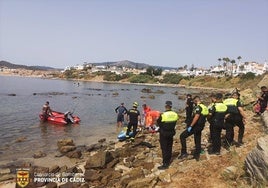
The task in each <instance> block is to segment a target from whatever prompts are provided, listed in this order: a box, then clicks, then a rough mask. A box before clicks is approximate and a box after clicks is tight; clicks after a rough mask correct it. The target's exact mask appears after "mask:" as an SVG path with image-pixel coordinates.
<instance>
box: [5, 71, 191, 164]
mask: <svg viewBox="0 0 268 188" xmlns="http://www.w3.org/2000/svg"><path fill="white" fill-rule="evenodd" d="M188 92H191V91H189V89H186V88H182V87H177V86H160V85H159V86H158V85H142V84H122V83H103V82H89V81H73V80H72V81H70V80H57V79H42V78H32V77H18V76H0V116H1V117H0V128H1V131H0V162H1V161H3V160H15V159H18V158H27V157H32V155H33V154H34V153H36V152H37V151H42V152H45V153H50V152H56V151H57V141H58V140H60V139H63V138H72V139H73V140H74V142H75V144H76V145H91V144H94V143H97V142H98V140H99V139H102V138H106V140H108V141H117V135H118V129H117V126H116V113H115V108H116V107H117V106H118V105H120V103H122V102H124V103H125V106H126V108H127V109H130V108H131V106H132V103H133V102H135V101H136V102H138V103H139V108H138V109H139V110H140V111H142V109H141V108H142V104H144V103H146V104H147V105H149V106H150V107H151V108H152V109H154V110H159V111H164V110H165V109H164V106H165V101H167V100H170V101H172V102H173V109H175V110H179V109H183V108H184V105H185V101H184V99H181V97H179V96H183V95H185V94H186V93H188ZM46 101H49V102H50V107H51V108H52V110H55V111H60V112H66V111H70V112H73V113H74V114H75V115H77V116H79V117H80V119H81V122H80V124H78V125H67V126H61V125H53V124H49V123H44V122H40V120H39V116H38V115H39V113H40V111H41V109H42V106H43V104H44V103H45V102H46Z"/></svg>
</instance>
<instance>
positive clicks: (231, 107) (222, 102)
mask: <svg viewBox="0 0 268 188" xmlns="http://www.w3.org/2000/svg"><path fill="white" fill-rule="evenodd" d="M261 91H262V93H261V94H260V95H258V104H260V106H261V107H260V109H261V110H260V111H259V112H258V114H259V113H263V112H264V111H265V110H268V109H267V97H268V90H267V88H266V87H265V86H263V87H261ZM210 100H211V104H210V105H208V106H206V105H204V104H203V103H202V99H201V98H200V97H199V96H195V97H192V95H191V94H187V96H186V107H185V110H186V119H185V123H186V129H185V130H184V131H183V132H182V133H181V134H180V143H181V153H180V155H179V157H178V159H179V160H184V159H188V158H189V157H188V156H189V154H188V153H187V144H186V140H187V138H188V137H189V136H191V135H193V136H194V144H195V151H194V153H193V157H192V158H193V159H195V160H197V161H199V159H200V154H201V152H202V148H201V138H202V130H203V129H204V127H205V123H206V122H208V123H209V130H210V135H209V142H210V143H211V147H210V148H209V150H208V153H209V154H213V155H220V152H221V147H222V144H224V146H225V147H226V148H227V149H229V147H230V146H232V145H236V146H238V147H240V146H242V145H243V144H244V143H243V137H244V132H245V124H246V114H245V112H244V110H243V104H242V102H241V100H240V93H239V92H238V90H236V91H234V92H233V93H230V94H225V95H223V94H222V93H212V94H211V95H210ZM137 107H138V104H137V103H136V102H134V103H133V108H132V109H130V110H127V109H126V108H125V107H124V104H123V103H122V104H121V105H120V106H119V107H117V108H116V109H115V111H116V112H117V113H118V118H117V121H119V123H118V125H122V124H121V123H122V122H121V123H120V121H122V118H123V117H124V114H127V119H128V120H129V123H128V129H127V133H126V135H127V137H128V134H129V132H130V130H131V129H132V130H133V131H134V134H133V136H132V138H133V139H134V137H135V135H136V131H135V130H136V129H137V126H138V123H140V124H141V114H140V112H139V110H137ZM165 109H166V110H165V111H164V112H163V113H161V114H160V116H159V118H158V119H157V121H156V123H157V126H159V135H160V139H159V141H160V147H161V150H162V165H161V166H159V167H158V169H160V170H164V169H167V168H168V167H169V165H170V163H171V156H172V147H173V137H174V135H175V134H176V129H175V127H176V124H177V120H178V114H177V113H176V112H175V111H173V110H172V101H166V103H165ZM150 110H151V109H150V107H149V106H147V105H146V104H144V105H143V113H142V115H143V117H146V113H148V111H150ZM235 126H238V128H239V130H238V138H237V141H234V127H235ZM223 130H225V131H226V132H225V139H224V142H223V143H222V140H221V133H222V131H223Z"/></svg>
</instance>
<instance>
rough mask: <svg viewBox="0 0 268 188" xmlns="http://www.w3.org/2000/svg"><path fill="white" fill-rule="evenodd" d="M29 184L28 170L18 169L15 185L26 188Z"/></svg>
mask: <svg viewBox="0 0 268 188" xmlns="http://www.w3.org/2000/svg"><path fill="white" fill-rule="evenodd" d="M29 182H30V173H29V170H28V169H18V170H17V174H16V183H17V184H18V186H20V187H22V188H23V187H26V186H27V185H28V184H29Z"/></svg>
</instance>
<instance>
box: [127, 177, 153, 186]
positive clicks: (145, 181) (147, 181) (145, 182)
mask: <svg viewBox="0 0 268 188" xmlns="http://www.w3.org/2000/svg"><path fill="white" fill-rule="evenodd" d="M156 183H157V179H156V178H155V177H146V178H142V179H137V180H133V181H130V182H129V184H128V185H127V188H144V187H154V186H155V185H156Z"/></svg>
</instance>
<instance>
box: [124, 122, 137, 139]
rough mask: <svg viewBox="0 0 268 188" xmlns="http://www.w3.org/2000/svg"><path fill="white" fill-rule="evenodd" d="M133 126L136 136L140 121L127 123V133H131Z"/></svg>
mask: <svg viewBox="0 0 268 188" xmlns="http://www.w3.org/2000/svg"><path fill="white" fill-rule="evenodd" d="M132 127H133V130H132V131H133V136H132V137H133V138H135V136H136V134H137V128H138V122H129V123H128V125H127V132H126V135H129V133H130V130H131V128H132Z"/></svg>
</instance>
